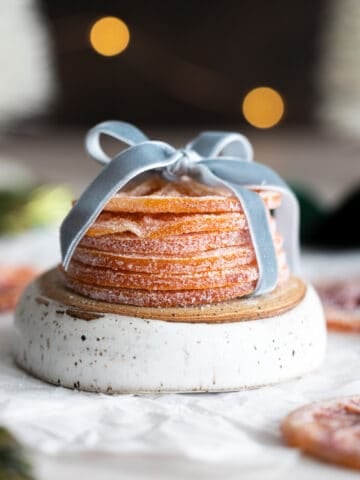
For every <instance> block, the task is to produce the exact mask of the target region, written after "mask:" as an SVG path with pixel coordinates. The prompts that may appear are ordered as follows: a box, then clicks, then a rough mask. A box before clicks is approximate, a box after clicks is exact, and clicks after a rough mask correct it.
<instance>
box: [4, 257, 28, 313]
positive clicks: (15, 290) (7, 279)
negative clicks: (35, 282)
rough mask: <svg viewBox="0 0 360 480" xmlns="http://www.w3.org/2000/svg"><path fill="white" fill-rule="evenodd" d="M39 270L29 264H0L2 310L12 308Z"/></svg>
mask: <svg viewBox="0 0 360 480" xmlns="http://www.w3.org/2000/svg"><path fill="white" fill-rule="evenodd" d="M36 274H37V271H36V270H35V269H34V268H33V267H28V266H15V265H14V266H13V265H11V266H10V265H2V266H0V312H5V311H7V310H12V309H13V308H15V305H16V303H17V301H18V299H19V297H20V295H21V294H22V292H23V290H24V288H25V287H26V285H27V284H28V283H29V282H30V281H31V280H32V279H33V278H34V277H35V276H36Z"/></svg>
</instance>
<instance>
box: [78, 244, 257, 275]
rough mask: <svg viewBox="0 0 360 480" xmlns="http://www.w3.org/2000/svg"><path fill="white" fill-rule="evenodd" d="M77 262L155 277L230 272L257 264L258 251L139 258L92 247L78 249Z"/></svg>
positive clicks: (227, 250) (232, 249)
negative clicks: (149, 274) (218, 271)
mask: <svg viewBox="0 0 360 480" xmlns="http://www.w3.org/2000/svg"><path fill="white" fill-rule="evenodd" d="M73 259H74V260H77V261H78V262H81V263H83V264H85V265H89V266H93V267H103V268H110V269H115V270H126V271H129V272H130V271H132V272H147V273H154V274H160V273H161V274H171V273H173V274H176V275H180V274H186V273H187V274H189V273H192V272H194V271H196V272H202V271H208V270H221V269H225V270H228V269H230V268H236V267H239V266H240V265H246V264H249V263H251V262H254V261H255V252H254V249H253V248H252V246H251V245H249V246H243V247H227V248H219V249H214V250H208V251H207V252H202V253H199V254H197V255H193V256H186V257H182V256H176V255H167V256H164V255H162V256H161V255H160V256H151V255H147V256H145V255H144V256H139V255H136V254H133V255H120V254H116V253H109V252H101V251H99V250H94V249H90V248H84V247H78V248H77V249H76V251H75V253H74V256H73Z"/></svg>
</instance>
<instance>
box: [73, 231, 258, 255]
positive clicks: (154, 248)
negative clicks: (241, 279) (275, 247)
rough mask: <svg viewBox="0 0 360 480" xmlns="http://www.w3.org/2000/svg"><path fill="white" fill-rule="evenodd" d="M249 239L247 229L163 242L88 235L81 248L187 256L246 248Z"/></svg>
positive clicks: (121, 235)
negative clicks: (215, 249) (241, 246)
mask: <svg viewBox="0 0 360 480" xmlns="http://www.w3.org/2000/svg"><path fill="white" fill-rule="evenodd" d="M249 239H250V235H249V232H248V231H247V230H237V231H234V232H209V233H192V234H182V235H169V236H166V237H163V238H162V239H158V238H157V239H149V238H144V239H143V238H138V237H136V235H131V234H128V233H120V234H114V235H102V236H100V237H89V236H85V237H84V238H83V239H82V240H81V242H80V245H81V246H84V247H89V248H94V249H97V250H103V251H105V252H114V253H119V254H122V255H131V254H138V255H145V254H149V255H171V254H173V255H186V254H197V253H200V252H205V251H208V250H212V249H214V248H224V247H231V246H237V245H244V244H245V243H247V242H248V241H249Z"/></svg>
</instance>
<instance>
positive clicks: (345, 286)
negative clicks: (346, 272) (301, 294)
mask: <svg viewBox="0 0 360 480" xmlns="http://www.w3.org/2000/svg"><path fill="white" fill-rule="evenodd" d="M316 289H317V291H318V293H319V295H320V299H321V301H322V303H323V306H324V310H325V317H326V321H327V326H328V328H329V329H330V330H337V331H348V332H360V277H359V278H348V279H345V280H334V281H332V282H328V283H324V284H322V285H318V286H317V287H316Z"/></svg>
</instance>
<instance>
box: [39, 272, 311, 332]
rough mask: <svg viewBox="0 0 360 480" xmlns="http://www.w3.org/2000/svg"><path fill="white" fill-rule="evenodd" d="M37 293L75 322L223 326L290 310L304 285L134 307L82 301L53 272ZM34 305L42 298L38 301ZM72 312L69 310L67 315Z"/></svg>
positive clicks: (295, 283) (293, 280)
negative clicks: (100, 316) (110, 319)
mask: <svg viewBox="0 0 360 480" xmlns="http://www.w3.org/2000/svg"><path fill="white" fill-rule="evenodd" d="M37 282H38V284H39V287H40V292H41V293H42V295H43V296H44V297H46V298H50V299H53V300H56V301H58V302H60V303H63V304H64V305H65V306H69V307H73V308H76V309H77V310H76V311H77V313H78V314H80V315H78V316H79V318H83V319H85V320H92V319H95V318H97V316H96V315H94V314H95V313H111V314H117V315H125V316H128V317H139V318H147V319H156V320H164V321H168V322H188V323H225V322H240V321H246V320H256V319H261V318H267V317H274V316H276V315H279V314H282V313H285V312H287V311H288V310H291V309H292V308H294V307H295V306H296V305H297V304H298V303H300V302H301V300H302V299H303V298H304V296H305V293H306V288H307V287H306V285H305V283H304V282H303V281H302V280H301V279H300V278H298V277H294V276H292V277H290V279H289V280H288V281H287V282H286V283H284V284H282V285H280V286H278V287H277V288H276V289H275V290H274V291H272V292H271V293H268V294H266V295H261V296H256V297H255V296H254V297H248V298H239V299H235V300H231V301H227V302H221V303H214V304H209V305H196V306H187V307H175V308H174V307H172V308H163V307H156V308H154V307H136V306H132V305H121V304H115V303H107V302H101V301H97V300H92V299H90V298H86V297H83V296H82V295H79V294H77V293H74V292H72V291H71V290H69V289H68V288H67V287H66V286H65V285H64V282H63V280H62V276H61V274H60V272H59V271H58V269H57V268H55V269H53V270H49V271H48V272H46V273H44V274H43V275H42V276H41V277H39V279H38V280H37ZM37 301H38V303H43V302H44V298H42V297H39V298H38V299H37ZM71 312H73V310H72V309H71V308H69V313H70V314H71Z"/></svg>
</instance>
